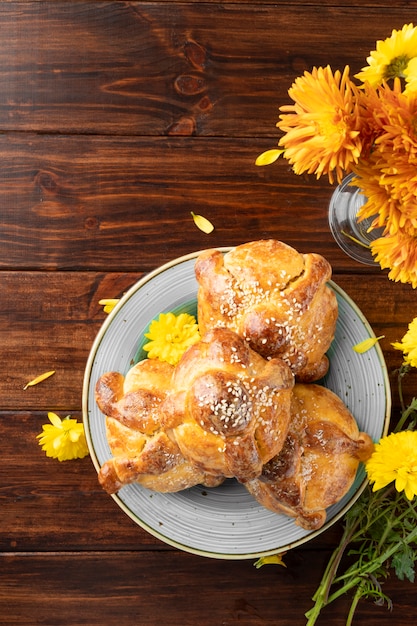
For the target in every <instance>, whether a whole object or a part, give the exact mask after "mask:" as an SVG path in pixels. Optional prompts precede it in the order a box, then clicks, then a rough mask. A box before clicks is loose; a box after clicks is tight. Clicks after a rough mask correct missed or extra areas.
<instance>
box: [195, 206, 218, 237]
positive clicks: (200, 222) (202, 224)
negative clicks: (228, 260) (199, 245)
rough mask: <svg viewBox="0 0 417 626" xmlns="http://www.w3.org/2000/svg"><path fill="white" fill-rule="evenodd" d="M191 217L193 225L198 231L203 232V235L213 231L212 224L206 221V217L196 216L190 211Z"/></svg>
mask: <svg viewBox="0 0 417 626" xmlns="http://www.w3.org/2000/svg"><path fill="white" fill-rule="evenodd" d="M191 215H192V217H193V220H194V224H195V225H196V226H197V228H199V229H200V230H202V231H203V233H206V235H209V234H210V233H212V232H213V230H214V226H213V224H212V223H211V222H210V220H208V219H207V218H206V217H204V216H203V215H196V214H195V213H193V212H192V211H191Z"/></svg>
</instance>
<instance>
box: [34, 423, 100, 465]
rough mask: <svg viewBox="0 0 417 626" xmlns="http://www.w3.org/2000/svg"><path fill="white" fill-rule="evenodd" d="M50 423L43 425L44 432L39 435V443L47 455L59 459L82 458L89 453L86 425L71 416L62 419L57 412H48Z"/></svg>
mask: <svg viewBox="0 0 417 626" xmlns="http://www.w3.org/2000/svg"><path fill="white" fill-rule="evenodd" d="M48 418H49V421H50V422H51V423H50V424H44V425H43V426H42V432H41V433H40V434H39V435H37V437H36V438H37V439H39V445H40V446H42V450H44V452H45V453H46V456H49V457H52V458H54V459H58V461H70V460H72V459H82V458H83V457H85V456H87V454H88V447H87V442H86V439H85V433H84V426H83V424H82V423H79V422H77V420H76V419H71V418H70V417H69V416H68V417H66V418H65V419H63V420H61V418H60V417H59V416H58V415H57V414H56V413H48Z"/></svg>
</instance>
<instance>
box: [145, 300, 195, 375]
mask: <svg viewBox="0 0 417 626" xmlns="http://www.w3.org/2000/svg"><path fill="white" fill-rule="evenodd" d="M145 337H146V338H147V339H150V340H151V341H150V342H149V343H147V344H145V345H144V346H143V349H144V350H145V351H146V352H147V353H148V357H149V358H150V359H160V360H161V361H167V362H168V363H170V364H171V365H176V364H177V363H178V361H179V360H180V358H181V357H182V355H183V354H184V352H185V351H186V350H187V348H189V347H190V346H192V345H193V344H195V343H197V341H199V340H200V333H199V331H198V325H197V322H196V319H195V317H194V316H193V315H189V314H188V313H180V315H178V316H176V315H174V314H173V313H171V312H170V313H161V314H160V316H159V318H158V320H153V321H152V322H151V324H150V326H149V331H148V332H147V333H145Z"/></svg>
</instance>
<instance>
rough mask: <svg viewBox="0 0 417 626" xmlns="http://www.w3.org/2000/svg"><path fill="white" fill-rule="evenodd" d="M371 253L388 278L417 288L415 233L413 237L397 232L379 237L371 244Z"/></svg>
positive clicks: (416, 239)
mask: <svg viewBox="0 0 417 626" xmlns="http://www.w3.org/2000/svg"><path fill="white" fill-rule="evenodd" d="M371 252H372V254H373V255H374V257H375V260H376V261H377V263H379V265H380V266H381V268H382V269H389V270H390V271H389V273H388V278H390V279H391V280H394V281H395V282H401V283H410V284H411V285H412V287H413V289H415V288H416V287H417V231H416V233H415V235H414V236H412V235H409V234H406V233H403V232H400V231H399V232H398V233H396V234H395V235H386V236H384V237H379V239H376V240H375V241H373V242H372V243H371Z"/></svg>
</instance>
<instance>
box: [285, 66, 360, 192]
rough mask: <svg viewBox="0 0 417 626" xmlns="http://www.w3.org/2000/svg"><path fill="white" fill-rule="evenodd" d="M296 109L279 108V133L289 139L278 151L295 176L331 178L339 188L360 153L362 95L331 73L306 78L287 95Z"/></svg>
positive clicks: (347, 80) (316, 71)
mask: <svg viewBox="0 0 417 626" xmlns="http://www.w3.org/2000/svg"><path fill="white" fill-rule="evenodd" d="M288 94H289V96H290V97H291V98H292V100H293V101H294V104H293V105H285V106H282V107H281V108H280V110H281V111H282V112H283V115H280V121H279V122H278V123H277V127H278V128H279V129H280V130H282V131H283V132H284V133H285V135H284V136H283V137H281V139H280V141H279V145H280V146H282V147H283V148H284V150H285V152H284V156H285V158H286V159H287V160H288V161H289V162H290V163H291V165H292V166H293V169H294V172H295V173H296V174H302V173H303V172H307V173H309V174H312V173H314V174H316V176H317V178H319V177H320V176H321V175H323V174H327V176H328V178H329V181H330V182H331V183H333V182H334V179H335V177H336V178H337V180H338V182H340V181H341V180H342V178H343V176H344V174H345V172H346V171H349V168H350V165H351V164H352V163H356V162H357V161H358V159H359V156H360V154H361V150H362V139H361V136H360V121H361V118H360V115H359V108H358V89H357V87H356V86H355V85H354V83H353V82H352V81H351V80H350V78H349V67H348V66H346V67H345V70H344V72H343V74H341V73H340V72H339V71H338V70H337V71H336V72H335V73H334V74H333V72H332V70H331V68H330V67H329V66H327V67H324V68H323V67H319V68H313V70H312V72H311V73H310V72H304V75H303V76H301V77H298V78H297V79H296V80H295V82H294V83H293V85H292V87H291V88H290V89H289V90H288Z"/></svg>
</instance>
